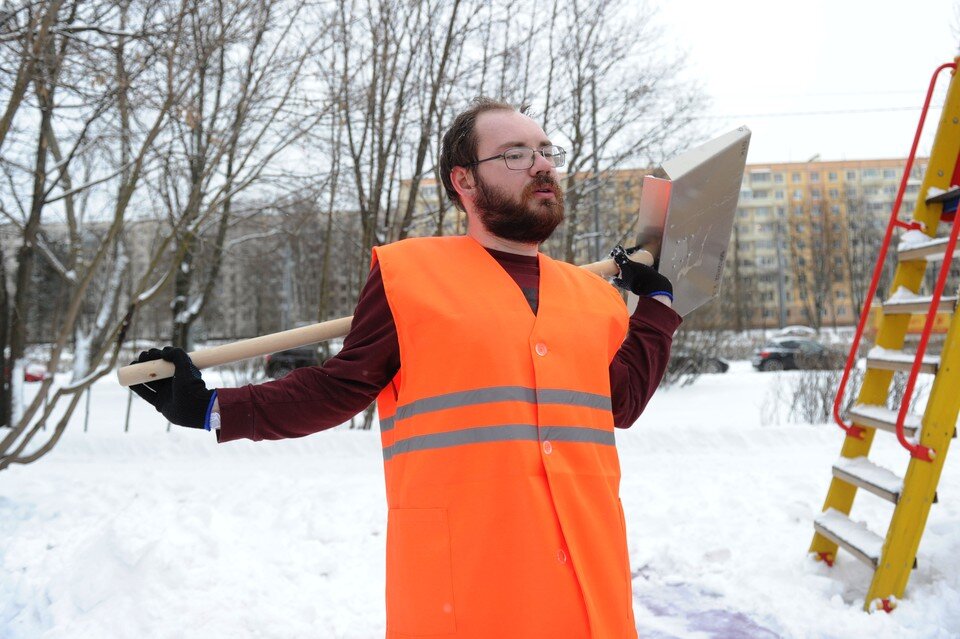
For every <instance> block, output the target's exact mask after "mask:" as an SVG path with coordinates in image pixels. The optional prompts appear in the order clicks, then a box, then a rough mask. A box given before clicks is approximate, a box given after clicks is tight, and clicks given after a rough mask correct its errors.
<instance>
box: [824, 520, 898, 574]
mask: <svg viewBox="0 0 960 639" xmlns="http://www.w3.org/2000/svg"><path fill="white" fill-rule="evenodd" d="M813 527H814V528H816V530H817V532H818V533H820V534H821V535H823V536H824V537H826V538H827V539H829V540H830V541H832V542H833V543H835V544H837V545H838V546H840V547H841V548H843V549H844V550H846V551H847V552H849V553H850V554H852V555H853V556H855V557H856V558H857V559H859V560H860V561H862V562H864V563H866V564H869V565H871V566H873V568H874V569H876V567H877V566H878V565H879V564H880V553H881V551H882V550H883V537H881V536H880V535H878V534H876V533H874V532H872V531H871V530H870V529H869V528H867V527H866V526H865V525H864V524H861V523H859V522H854V521H851V520H850V518H849V517H847V516H846V515H844V514H843V513H842V512H840V511H839V510H835V509H833V508H827V510H826V511H824V512H823V513H821V514H820V516H819V517H817V518H816V519H814V520H813Z"/></svg>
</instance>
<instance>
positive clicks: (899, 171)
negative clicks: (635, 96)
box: [727, 159, 926, 327]
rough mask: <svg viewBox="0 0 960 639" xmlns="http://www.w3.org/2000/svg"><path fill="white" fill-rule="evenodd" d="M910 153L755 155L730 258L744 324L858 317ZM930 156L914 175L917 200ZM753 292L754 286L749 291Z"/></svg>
mask: <svg viewBox="0 0 960 639" xmlns="http://www.w3.org/2000/svg"><path fill="white" fill-rule="evenodd" d="M905 164H906V162H905V160H903V159H881V160H842V161H820V160H817V159H814V160H811V161H809V162H787V163H771V164H749V165H747V167H746V170H745V172H744V178H743V185H742V188H741V191H740V201H739V205H738V208H737V218H736V224H735V227H734V233H733V237H732V239H731V247H730V252H729V255H730V256H731V260H729V261H728V263H727V276H728V279H729V282H728V283H729V284H731V285H732V287H733V288H734V289H735V290H736V291H739V292H741V294H739V295H738V296H737V297H738V299H737V300H736V304H737V306H736V308H735V312H736V313H739V314H740V317H741V324H746V325H749V326H753V327H777V326H784V325H788V324H807V325H813V326H840V325H849V324H853V323H855V322H856V320H857V318H858V316H859V312H860V309H861V308H862V306H863V302H864V296H865V294H866V289H867V287H868V285H869V280H870V276H871V274H872V271H873V266H874V261H875V258H876V255H877V251H878V250H879V247H880V243H881V240H882V237H883V232H884V230H885V228H886V225H887V221H888V220H889V217H890V213H891V211H892V208H893V204H894V201H895V200H896V196H897V192H898V190H899V188H900V183H901V179H902V177H903V170H904V166H905ZM925 165H926V160H925V159H921V160H919V161H918V162H916V164H915V165H914V168H913V171H912V175H911V176H910V179H909V180H908V181H907V185H906V189H905V194H904V198H903V204H902V206H901V209H900V214H901V216H902V217H909V214H910V213H911V212H912V210H913V207H914V205H915V201H916V196H917V192H918V190H919V187H920V181H921V178H922V175H923V169H924V167H925ZM744 292H749V293H750V294H749V295H748V294H744Z"/></svg>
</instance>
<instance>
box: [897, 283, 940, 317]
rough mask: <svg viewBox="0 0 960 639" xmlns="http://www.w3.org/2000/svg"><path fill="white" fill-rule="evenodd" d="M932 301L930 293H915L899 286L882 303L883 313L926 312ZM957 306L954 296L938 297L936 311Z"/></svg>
mask: <svg viewBox="0 0 960 639" xmlns="http://www.w3.org/2000/svg"><path fill="white" fill-rule="evenodd" d="M932 303H933V296H932V295H917V294H916V293H914V292H912V291H910V290H909V289H907V288H905V287H903V286H901V287H900V288H898V289H897V291H896V292H895V293H894V294H893V295H891V296H890V298H889V299H887V301H885V302H884V303H883V313H884V315H906V314H911V313H927V312H928V311H929V310H930V304H932ZM956 307H957V298H956V296H944V297H941V298H940V304H939V305H938V306H937V312H941V313H942V312H952V311H953V310H955V309H956Z"/></svg>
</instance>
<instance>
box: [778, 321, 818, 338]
mask: <svg viewBox="0 0 960 639" xmlns="http://www.w3.org/2000/svg"><path fill="white" fill-rule="evenodd" d="M816 336H817V331H816V329H813V328H810V327H809V326H801V325H799V324H792V325H790V326H784V327H783V328H778V329H777V330H775V331H773V333H772V337H773V339H780V338H782V337H803V338H808V339H814V338H815V337H816Z"/></svg>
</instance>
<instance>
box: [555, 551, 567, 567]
mask: <svg viewBox="0 0 960 639" xmlns="http://www.w3.org/2000/svg"><path fill="white" fill-rule="evenodd" d="M557 561H559V562H560V563H561V564H565V563H567V553H565V552H563V548H561V549H560V550H558V551H557Z"/></svg>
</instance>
